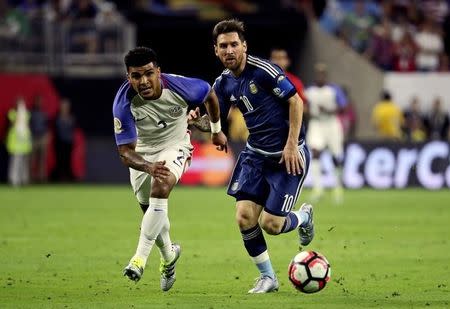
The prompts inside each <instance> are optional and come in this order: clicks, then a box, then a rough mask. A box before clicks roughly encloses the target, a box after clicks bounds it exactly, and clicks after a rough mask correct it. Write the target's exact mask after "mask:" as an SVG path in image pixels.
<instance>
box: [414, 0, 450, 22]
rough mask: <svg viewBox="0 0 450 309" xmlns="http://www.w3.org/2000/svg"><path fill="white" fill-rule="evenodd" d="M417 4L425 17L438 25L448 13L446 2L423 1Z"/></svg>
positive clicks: (437, 0) (443, 0) (442, 0)
mask: <svg viewBox="0 0 450 309" xmlns="http://www.w3.org/2000/svg"><path fill="white" fill-rule="evenodd" d="M419 4H420V8H421V9H422V11H423V13H424V15H425V17H426V18H430V19H432V20H433V21H435V22H438V23H442V22H443V21H444V19H445V17H446V16H447V14H448V13H449V7H448V6H449V4H448V3H447V0H424V1H419Z"/></svg>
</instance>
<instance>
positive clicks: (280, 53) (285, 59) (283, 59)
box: [270, 47, 308, 124]
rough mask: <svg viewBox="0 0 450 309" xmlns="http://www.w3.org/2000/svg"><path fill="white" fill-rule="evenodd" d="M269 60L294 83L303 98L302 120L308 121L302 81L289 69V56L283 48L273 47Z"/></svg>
mask: <svg viewBox="0 0 450 309" xmlns="http://www.w3.org/2000/svg"><path fill="white" fill-rule="evenodd" d="M270 61H272V62H273V63H275V64H276V65H278V66H279V67H280V68H281V69H283V71H284V72H285V73H286V76H287V78H288V79H289V80H290V81H291V82H292V83H293V84H294V86H295V89H296V90H297V93H298V95H299V96H300V98H302V100H303V122H304V123H305V124H307V123H308V119H307V118H308V104H307V101H306V96H305V93H304V90H303V89H304V86H303V82H302V81H301V79H300V78H299V77H297V76H296V75H295V74H293V73H291V72H290V71H289V68H290V67H291V58H290V57H289V54H288V52H287V51H286V50H285V49H283V48H278V47H277V48H273V49H272V50H271V51H270Z"/></svg>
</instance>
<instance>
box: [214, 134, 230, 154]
mask: <svg viewBox="0 0 450 309" xmlns="http://www.w3.org/2000/svg"><path fill="white" fill-rule="evenodd" d="M211 141H212V143H213V144H214V145H216V146H217V148H216V149H217V150H219V151H223V150H225V152H228V146H227V143H228V140H227V137H226V136H225V134H223V132H222V131H220V132H219V133H212V134H211Z"/></svg>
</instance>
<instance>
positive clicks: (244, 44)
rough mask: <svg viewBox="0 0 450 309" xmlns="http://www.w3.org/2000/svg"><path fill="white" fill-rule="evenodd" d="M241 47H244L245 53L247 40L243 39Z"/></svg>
mask: <svg viewBox="0 0 450 309" xmlns="http://www.w3.org/2000/svg"><path fill="white" fill-rule="evenodd" d="M242 47H243V48H244V53H246V52H247V41H244V42H243V43H242Z"/></svg>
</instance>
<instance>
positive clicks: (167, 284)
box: [159, 244, 181, 292]
mask: <svg viewBox="0 0 450 309" xmlns="http://www.w3.org/2000/svg"><path fill="white" fill-rule="evenodd" d="M172 249H173V251H174V252H175V257H174V258H173V260H172V261H170V262H169V263H165V262H164V260H163V259H161V264H160V265H159V271H160V272H161V281H160V283H161V290H163V291H164V292H166V291H168V290H170V289H171V288H172V286H173V284H174V283H175V280H176V276H175V264H176V263H177V260H178V258H179V257H180V254H181V247H180V245H178V244H172Z"/></svg>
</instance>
